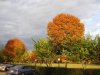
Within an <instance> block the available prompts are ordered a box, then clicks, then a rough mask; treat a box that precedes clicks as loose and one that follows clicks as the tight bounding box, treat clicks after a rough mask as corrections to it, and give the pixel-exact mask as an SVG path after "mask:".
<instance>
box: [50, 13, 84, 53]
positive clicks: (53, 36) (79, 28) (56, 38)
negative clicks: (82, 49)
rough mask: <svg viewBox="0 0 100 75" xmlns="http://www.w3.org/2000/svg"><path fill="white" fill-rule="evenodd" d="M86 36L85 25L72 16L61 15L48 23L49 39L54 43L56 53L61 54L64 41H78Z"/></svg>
mask: <svg viewBox="0 0 100 75" xmlns="http://www.w3.org/2000/svg"><path fill="white" fill-rule="evenodd" d="M83 36H84V25H83V24H82V23H81V22H80V20H79V19H78V18H77V17H75V16H73V15H70V14H63V13H62V14H59V15H57V16H56V17H55V18H54V19H53V21H52V22H49V23H48V38H49V41H50V42H51V43H53V46H54V51H55V52H56V53H57V54H61V51H62V47H61V44H62V43H63V41H64V40H66V41H67V42H71V41H72V40H71V39H73V40H74V41H78V40H79V39H80V38H82V37H83Z"/></svg>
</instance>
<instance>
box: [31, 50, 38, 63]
mask: <svg viewBox="0 0 100 75" xmlns="http://www.w3.org/2000/svg"><path fill="white" fill-rule="evenodd" d="M36 58H37V53H36V51H31V52H30V61H31V62H35V59H36Z"/></svg>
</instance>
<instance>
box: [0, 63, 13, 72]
mask: <svg viewBox="0 0 100 75" xmlns="http://www.w3.org/2000/svg"><path fill="white" fill-rule="evenodd" d="M13 66H14V65H11V64H0V71H8V69H9V68H10V67H13Z"/></svg>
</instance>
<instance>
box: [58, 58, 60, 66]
mask: <svg viewBox="0 0 100 75" xmlns="http://www.w3.org/2000/svg"><path fill="white" fill-rule="evenodd" d="M58 67H60V58H58Z"/></svg>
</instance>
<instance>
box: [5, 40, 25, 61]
mask: <svg viewBox="0 0 100 75" xmlns="http://www.w3.org/2000/svg"><path fill="white" fill-rule="evenodd" d="M25 50H26V48H25V45H24V43H23V42H22V41H20V40H19V39H18V38H14V39H10V40H8V41H7V43H6V45H5V48H4V51H3V53H4V55H5V56H6V57H7V59H8V61H12V60H13V59H14V58H16V57H18V58H19V57H20V56H21V55H22V54H23V53H24V52H25Z"/></svg>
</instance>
